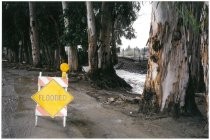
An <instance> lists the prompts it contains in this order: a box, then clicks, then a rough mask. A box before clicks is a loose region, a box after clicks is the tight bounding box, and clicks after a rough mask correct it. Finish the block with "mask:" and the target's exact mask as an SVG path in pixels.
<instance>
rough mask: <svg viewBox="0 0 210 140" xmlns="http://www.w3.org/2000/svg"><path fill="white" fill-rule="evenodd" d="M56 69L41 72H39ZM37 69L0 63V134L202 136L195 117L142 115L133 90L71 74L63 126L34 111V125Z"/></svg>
mask: <svg viewBox="0 0 210 140" xmlns="http://www.w3.org/2000/svg"><path fill="white" fill-rule="evenodd" d="M58 74H59V73H53V72H43V75H51V76H52V75H53V76H55V75H58ZM38 75H39V71H28V70H20V69H17V68H15V67H9V66H8V65H3V68H2V137H3V138H207V137H208V128H204V127H205V124H206V122H205V121H204V119H203V118H201V117H190V116H188V117H184V116H183V117H180V118H179V119H177V120H174V119H173V118H171V117H167V116H153V117H151V116H145V115H142V114H139V113H137V111H138V96H139V95H134V94H133V95H132V94H128V93H126V92H125V91H119V90H115V91H108V90H100V89H95V88H92V87H91V86H90V85H89V83H88V82H87V81H85V80H71V79H70V83H69V88H68V91H69V92H70V93H72V95H73V96H74V97H75V99H74V101H73V102H72V103H71V104H69V105H68V117H67V126H66V127H65V128H63V126H62V119H61V118H55V119H51V118H49V117H39V120H38V126H37V127H35V126H34V122H35V116H34V109H35V102H34V101H32V99H31V96H32V94H34V93H35V92H37V77H38Z"/></svg>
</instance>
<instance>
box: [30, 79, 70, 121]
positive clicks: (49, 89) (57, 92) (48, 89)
mask: <svg viewBox="0 0 210 140" xmlns="http://www.w3.org/2000/svg"><path fill="white" fill-rule="evenodd" d="M31 98H32V99H33V100H34V101H35V102H36V103H37V104H39V105H40V106H41V107H42V108H43V109H44V110H45V111H46V112H47V113H48V114H49V115H50V116H51V117H52V118H54V117H55V115H56V114H57V113H59V111H60V110H61V109H63V108H64V107H65V106H66V105H67V104H69V103H70V102H71V101H72V100H73V99H74V97H73V96H72V95H71V94H70V93H68V92H67V91H65V90H64V89H63V88H62V87H61V86H60V85H59V84H58V83H57V82H56V81H55V80H51V81H50V82H49V83H48V84H47V85H46V86H45V87H43V88H42V89H41V90H40V91H38V92H37V93H35V94H34V95H33V96H31Z"/></svg>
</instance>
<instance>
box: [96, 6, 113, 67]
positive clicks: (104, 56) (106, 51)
mask: <svg viewBox="0 0 210 140" xmlns="http://www.w3.org/2000/svg"><path fill="white" fill-rule="evenodd" d="M101 9H102V16H101V31H100V48H99V55H98V57H99V68H100V69H102V71H106V70H110V69H111V68H113V66H112V60H111V49H110V43H111V33H112V31H111V29H112V18H111V11H112V7H111V3H108V2H102V8H101Z"/></svg>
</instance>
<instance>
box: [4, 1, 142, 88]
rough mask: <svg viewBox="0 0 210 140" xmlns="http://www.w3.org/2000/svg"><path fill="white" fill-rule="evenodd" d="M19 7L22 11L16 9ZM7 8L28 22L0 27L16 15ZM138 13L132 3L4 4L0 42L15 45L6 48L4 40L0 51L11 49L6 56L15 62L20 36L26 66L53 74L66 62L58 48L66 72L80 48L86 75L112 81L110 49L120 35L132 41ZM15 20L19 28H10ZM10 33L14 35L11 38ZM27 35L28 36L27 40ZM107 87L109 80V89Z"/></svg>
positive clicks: (113, 60)
mask: <svg viewBox="0 0 210 140" xmlns="http://www.w3.org/2000/svg"><path fill="white" fill-rule="evenodd" d="M22 5H24V7H21V6H22ZM35 6H36V7H35ZM8 7H9V8H8ZM10 7H14V8H16V9H17V11H21V12H24V13H26V14H28V15H30V18H29V16H28V19H30V22H29V21H28V24H26V26H25V28H22V27H21V24H22V23H24V24H25V21H26V20H25V19H24V17H21V16H20V17H21V18H20V19H15V18H14V19H12V21H11V23H12V25H11V26H12V28H10V25H5V24H7V22H10V21H8V19H9V18H8V16H9V15H10V16H11V15H12V16H13V17H15V16H16V12H14V11H13V10H12V8H10ZM37 9H39V10H37ZM139 9H140V4H139V3H138V2H93V3H92V2H86V3H85V2H68V3H67V2H29V3H20V2H15V3H10V2H4V4H3V18H4V20H3V24H4V26H5V29H4V32H3V36H4V37H3V38H4V39H5V38H10V40H15V42H14V44H15V45H16V46H17V47H11V46H12V44H9V43H8V41H4V42H6V43H4V44H9V45H8V46H6V45H4V47H7V48H11V50H14V51H12V52H14V54H15V57H17V58H19V57H18V55H19V53H18V52H20V51H18V49H17V48H20V47H19V46H20V45H18V42H19V41H20V40H23V39H21V38H24V42H23V44H22V46H21V48H20V49H19V50H23V51H22V52H25V54H26V55H28V57H31V61H30V62H29V61H27V63H32V64H33V66H34V67H40V66H43V67H48V68H50V69H54V70H55V69H58V68H59V63H61V62H66V61H67V57H66V54H65V52H64V46H70V52H71V53H70V54H71V55H70V63H71V69H72V70H73V71H76V70H77V69H78V54H77V52H78V50H77V46H78V45H81V46H82V49H83V50H84V51H83V53H87V50H88V56H89V60H88V62H89V66H90V72H89V74H90V73H92V76H93V77H97V78H99V77H100V78H103V76H102V75H109V74H110V76H111V77H113V76H112V74H113V75H116V74H115V71H114V69H113V65H114V64H116V63H117V56H116V45H117V44H120V43H121V40H120V38H121V37H122V36H125V37H126V38H129V39H130V38H133V37H135V34H134V29H133V28H132V23H133V22H134V21H135V20H136V18H137V12H138V10H139ZM18 14H19V13H18ZM17 21H18V22H19V21H20V24H19V23H18V25H17V27H16V25H15V23H16V22H17ZM29 23H30V24H29ZM13 24H14V26H13ZM11 29H14V30H15V32H16V31H17V32H18V33H15V34H11V33H12V31H11ZM29 29H30V32H29ZM23 31H24V33H23ZM10 32H11V33H10ZM9 34H11V37H10V36H9ZM27 34H28V35H29V34H30V38H31V40H30V39H29V37H27ZM16 38H18V39H16ZM26 40H27V42H28V44H27V45H28V48H27V47H26V43H25V42H26ZM30 45H31V46H30ZM9 46H10V47H9ZM87 46H88V47H87ZM22 48H24V49H22ZM26 48H27V49H26ZM28 52H30V55H29V53H28ZM26 55H25V56H26ZM27 60H30V58H27ZM90 77H91V76H90ZM106 77H107V76H105V79H106ZM97 78H96V79H97ZM100 78H99V79H100ZM111 83H113V82H110V84H109V85H111ZM114 83H115V82H114ZM102 85H103V84H102Z"/></svg>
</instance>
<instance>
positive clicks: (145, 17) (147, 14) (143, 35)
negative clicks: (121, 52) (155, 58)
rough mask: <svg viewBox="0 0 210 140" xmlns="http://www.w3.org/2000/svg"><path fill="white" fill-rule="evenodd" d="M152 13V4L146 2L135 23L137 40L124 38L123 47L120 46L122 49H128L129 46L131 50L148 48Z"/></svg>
mask: <svg viewBox="0 0 210 140" xmlns="http://www.w3.org/2000/svg"><path fill="white" fill-rule="evenodd" d="M151 11H152V7H151V4H150V3H149V2H144V5H142V6H141V9H140V11H139V13H138V15H139V16H138V18H137V20H136V21H135V22H134V23H133V27H134V29H135V31H136V38H135V39H131V40H129V39H125V38H124V37H122V38H121V39H122V45H120V48H121V49H123V48H124V49H125V48H127V47H128V45H130V47H131V48H135V47H138V48H143V47H145V46H146V43H147V40H148V38H149V29H150V21H151Z"/></svg>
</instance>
